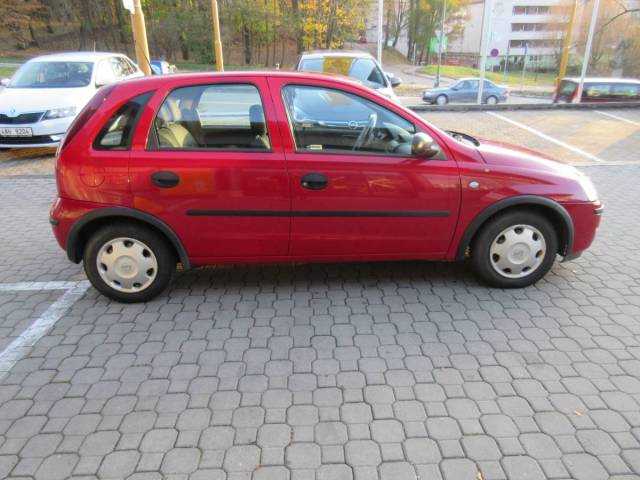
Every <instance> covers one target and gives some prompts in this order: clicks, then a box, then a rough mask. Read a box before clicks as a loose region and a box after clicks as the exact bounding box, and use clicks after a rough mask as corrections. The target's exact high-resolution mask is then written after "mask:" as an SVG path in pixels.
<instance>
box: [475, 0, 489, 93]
mask: <svg viewBox="0 0 640 480" xmlns="http://www.w3.org/2000/svg"><path fill="white" fill-rule="evenodd" d="M492 9H493V2H492V0H485V2H484V12H483V15H482V40H481V42H480V46H481V47H480V82H479V84H478V99H477V103H478V105H480V104H481V103H482V90H483V88H484V69H485V68H486V65H487V50H488V49H489V35H488V33H489V32H488V31H487V30H488V26H489V25H490V24H491V13H492Z"/></svg>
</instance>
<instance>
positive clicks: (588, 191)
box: [578, 173, 598, 202]
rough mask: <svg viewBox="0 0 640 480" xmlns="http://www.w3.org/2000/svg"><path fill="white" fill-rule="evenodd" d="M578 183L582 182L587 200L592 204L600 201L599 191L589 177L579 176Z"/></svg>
mask: <svg viewBox="0 0 640 480" xmlns="http://www.w3.org/2000/svg"><path fill="white" fill-rule="evenodd" d="M578 181H579V182H580V186H581V187H582V190H583V191H584V194H585V195H586V196H587V200H589V201H590V202H595V201H596V200H598V191H597V190H596V187H595V186H594V185H593V182H592V181H591V179H590V178H589V177H587V176H586V175H584V174H583V173H581V174H580V175H579V176H578Z"/></svg>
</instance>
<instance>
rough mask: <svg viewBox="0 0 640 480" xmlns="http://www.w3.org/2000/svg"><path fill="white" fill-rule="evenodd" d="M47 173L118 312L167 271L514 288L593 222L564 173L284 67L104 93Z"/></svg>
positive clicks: (594, 203)
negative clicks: (422, 265) (449, 279)
mask: <svg viewBox="0 0 640 480" xmlns="http://www.w3.org/2000/svg"><path fill="white" fill-rule="evenodd" d="M56 175H57V185H58V198H57V199H56V200H55V203H54V204H53V206H52V208H51V224H52V225H53V231H54V233H55V236H56V238H57V240H58V242H59V243H60V245H61V246H62V248H63V249H65V250H66V252H67V255H68V257H69V259H71V260H72V261H73V262H76V263H79V262H80V261H84V268H85V271H86V274H87V276H88V277H89V279H90V280H91V282H92V283H93V285H94V286H95V287H96V288H97V289H98V290H99V291H100V292H102V293H104V294H105V295H107V296H108V297H111V298H113V299H116V300H119V301H123V302H136V301H145V300H149V299H151V298H153V297H155V296H156V295H158V294H159V293H161V292H162V291H163V290H164V289H165V287H166V286H167V285H168V284H169V282H170V280H171V278H172V276H173V274H174V271H175V269H176V264H177V263H181V264H182V266H183V267H184V268H190V267H194V266H199V265H207V264H214V263H238V262H284V261H304V262H307V261H309V262H311V261H313V262H328V261H331V262H334V261H371V260H390V259H395V260H400V259H426V260H450V261H453V260H463V259H465V258H470V259H471V262H472V263H473V265H474V267H475V270H476V271H477V273H478V274H479V276H480V277H481V278H482V279H484V280H485V281H486V282H487V283H489V284H491V285H493V286H498V287H524V286H527V285H531V284H532V283H534V282H536V281H537V280H539V279H540V278H541V277H542V276H543V275H545V273H547V271H548V270H549V269H550V268H551V266H552V264H553V263H554V260H555V258H556V254H559V255H561V256H563V257H564V259H565V260H566V259H570V258H574V257H576V256H577V255H579V254H580V253H581V252H582V251H583V250H585V249H586V248H588V247H589V245H590V244H591V242H592V241H593V238H594V235H595V231H596V228H597V227H598V224H599V223H600V214H601V212H602V207H601V205H600V202H599V201H598V197H597V194H596V191H595V189H594V187H593V185H592V183H591V182H590V181H589V179H588V178H587V177H586V176H584V175H583V174H582V173H580V172H578V171H577V170H576V169H574V168H572V167H570V166H566V165H562V164H560V163H556V162H553V161H551V160H548V159H545V158H542V156H541V155H539V154H537V153H535V152H532V151H529V150H524V149H521V148H517V147H510V146H507V145H502V144H498V143H494V142H488V141H478V140H476V139H475V138H473V137H470V136H468V135H465V134H461V133H456V132H444V131H442V130H439V129H438V128H436V127H434V126H433V125H431V124H429V123H428V122H426V121H425V120H424V119H422V118H420V117H419V116H417V115H416V114H414V113H413V112H411V111H409V110H407V109H406V108H403V107H401V106H400V105H397V104H396V103H393V102H392V101H390V100H387V99H385V98H384V97H382V96H381V95H379V94H377V93H376V92H374V91H373V90H370V89H367V88H366V87H363V86H360V85H358V84H356V83H351V82H350V81H348V80H338V79H335V78H330V77H326V76H320V75H314V74H296V73H285V72H265V73H255V72H251V73H225V74H193V75H175V76H164V77H152V78H145V79H138V80H133V81H128V82H124V83H119V84H117V85H113V86H108V87H104V88H102V89H101V90H100V91H99V92H98V93H97V94H96V95H95V97H94V98H93V99H92V100H91V102H90V103H89V104H88V105H87V107H86V108H85V109H84V110H83V111H82V112H81V114H80V115H79V116H78V118H77V119H76V121H75V122H74V124H73V125H72V127H71V128H70V130H69V132H68V134H67V137H66V139H65V141H64V143H63V145H62V146H61V148H60V152H59V155H58V161H57V167H56Z"/></svg>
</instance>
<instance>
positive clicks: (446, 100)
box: [436, 95, 449, 105]
mask: <svg viewBox="0 0 640 480" xmlns="http://www.w3.org/2000/svg"><path fill="white" fill-rule="evenodd" d="M447 103H449V98H448V97H447V96H446V95H438V96H437V97H436V104H438V105H446V104H447Z"/></svg>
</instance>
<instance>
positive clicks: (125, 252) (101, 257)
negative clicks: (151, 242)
mask: <svg viewBox="0 0 640 480" xmlns="http://www.w3.org/2000/svg"><path fill="white" fill-rule="evenodd" d="M96 263H97V267H98V273H100V277H102V280H104V282H105V283H106V284H107V285H109V286H110V287H111V288H113V289H115V290H118V291H120V292H125V293H133V292H141V291H142V290H144V289H145V288H147V287H148V286H149V285H151V283H153V280H154V279H155V278H156V274H157V273H158V261H157V260H156V256H155V255H154V254H153V252H152V251H151V249H150V248H149V247H148V246H147V245H145V244H144V243H142V242H141V241H139V240H136V239H134V238H124V237H123V238H114V239H113V240H109V241H108V242H107V243H105V244H104V245H103V246H102V248H100V250H99V251H98V256H97V258H96Z"/></svg>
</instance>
